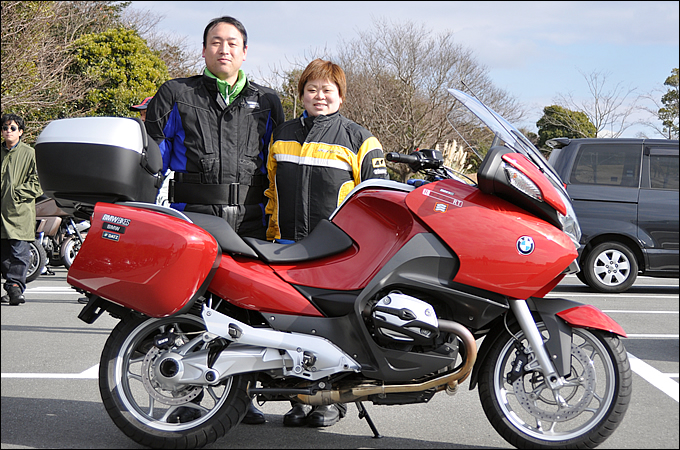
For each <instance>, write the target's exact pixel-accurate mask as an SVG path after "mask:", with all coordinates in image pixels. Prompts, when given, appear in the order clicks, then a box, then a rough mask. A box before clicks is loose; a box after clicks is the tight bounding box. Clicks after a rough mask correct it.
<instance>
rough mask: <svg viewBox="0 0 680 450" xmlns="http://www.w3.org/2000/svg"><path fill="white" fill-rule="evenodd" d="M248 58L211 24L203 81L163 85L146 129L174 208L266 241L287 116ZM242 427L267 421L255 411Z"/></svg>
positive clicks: (234, 26)
mask: <svg viewBox="0 0 680 450" xmlns="http://www.w3.org/2000/svg"><path fill="white" fill-rule="evenodd" d="M247 53H248V35H247V33H246V30H245V27H244V26H243V24H242V23H241V22H239V21H238V20H236V19H234V18H233V17H229V16H224V17H219V18H216V19H213V20H212V21H211V22H210V23H209V24H208V25H207V26H206V28H205V30H204V32H203V58H204V59H205V66H206V68H205V70H204V71H203V74H202V75H196V76H193V77H189V78H177V79H174V80H170V81H167V82H165V83H164V84H163V85H162V86H161V87H160V89H159V90H158V92H157V93H156V95H154V97H153V99H152V100H151V102H150V103H149V105H148V107H147V113H146V121H145V125H146V130H147V132H148V134H149V136H151V137H152V138H153V139H155V140H156V142H158V146H159V147H160V150H161V155H162V156H163V173H167V171H168V170H171V171H174V179H173V180H171V185H170V192H169V197H170V199H169V200H170V202H171V205H170V206H172V207H173V208H175V209H178V210H180V211H190V212H199V213H204V214H212V215H215V216H219V217H222V218H223V219H224V220H226V221H227V222H228V223H229V224H230V225H231V227H232V228H233V229H234V230H235V231H236V232H237V233H238V234H239V235H241V236H249V237H255V238H259V239H265V234H266V228H267V220H266V217H265V212H264V209H265V204H266V197H265V196H264V191H265V189H267V187H268V178H267V153H268V146H269V142H270V140H271V135H272V131H273V130H274V128H275V127H276V126H277V125H280V124H281V123H283V121H284V114H283V108H282V106H281V101H280V100H279V97H278V96H277V95H276V92H275V91H274V90H272V89H269V88H266V87H263V86H260V85H258V84H255V83H253V82H251V81H250V80H248V79H247V78H246V75H245V73H244V72H243V71H242V70H241V64H243V61H245V60H246V55H247ZM182 420H184V419H182V418H181V417H180V421H182ZM243 422H244V423H249V424H259V423H264V422H265V417H264V414H262V412H261V411H259V410H258V409H257V408H255V406H254V405H253V404H252V403H251V404H250V409H249V410H248V413H247V414H246V416H245V418H244V419H243Z"/></svg>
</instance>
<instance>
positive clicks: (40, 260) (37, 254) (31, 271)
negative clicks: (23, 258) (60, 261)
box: [26, 240, 47, 283]
mask: <svg viewBox="0 0 680 450" xmlns="http://www.w3.org/2000/svg"><path fill="white" fill-rule="evenodd" d="M28 244H29V245H30V247H31V260H30V261H29V263H28V267H27V268H26V283H30V282H31V281H33V280H35V279H36V278H38V277H39V276H40V274H41V273H42V271H43V269H44V268H45V264H46V263H47V252H45V249H44V248H43V246H42V245H40V241H38V240H35V241H31V242H29V243H28Z"/></svg>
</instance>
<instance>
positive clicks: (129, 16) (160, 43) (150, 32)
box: [122, 9, 203, 78]
mask: <svg viewBox="0 0 680 450" xmlns="http://www.w3.org/2000/svg"><path fill="white" fill-rule="evenodd" d="M164 18H165V16H163V15H158V14H156V13H154V12H152V11H150V10H138V9H126V10H125V11H124V12H123V17H122V24H123V25H124V26H125V28H128V29H133V30H135V31H137V34H138V35H139V36H140V37H141V38H142V39H144V40H145V41H146V42H147V45H148V46H149V48H150V49H151V50H153V51H154V52H156V54H157V55H158V57H159V58H160V59H162V60H163V62H164V63H165V65H166V66H167V68H168V74H169V76H170V78H184V77H190V76H192V75H196V74H197V73H200V70H201V68H202V66H203V57H202V56H201V52H200V51H196V50H194V49H191V48H189V44H188V42H187V37H186V36H177V35H174V34H170V33H167V32H159V31H158V24H159V23H160V22H161V21H162V20H163V19H164Z"/></svg>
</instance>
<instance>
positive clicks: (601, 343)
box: [479, 323, 633, 448]
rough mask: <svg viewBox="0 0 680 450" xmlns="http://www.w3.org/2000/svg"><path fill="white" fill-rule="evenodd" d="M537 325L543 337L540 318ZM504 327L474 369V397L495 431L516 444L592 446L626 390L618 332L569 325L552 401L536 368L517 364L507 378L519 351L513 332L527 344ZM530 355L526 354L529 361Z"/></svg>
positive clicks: (611, 426)
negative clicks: (566, 364) (566, 368)
mask: <svg viewBox="0 0 680 450" xmlns="http://www.w3.org/2000/svg"><path fill="white" fill-rule="evenodd" d="M537 325H538V328H539V330H540V332H541V334H542V335H543V336H544V340H546V339H547V332H546V331H545V326H544V325H543V324H542V323H538V324H537ZM512 332H513V333H514V337H513V336H510V334H509V333H504V334H503V335H502V336H501V337H500V338H499V339H498V340H497V341H496V342H494V343H493V344H492V346H491V349H490V350H489V354H488V356H487V359H486V360H485V361H484V363H483V365H482V367H481V370H480V375H479V397H480V400H481V402H482V407H483V409H484V413H485V414H486V417H487V418H488V419H489V421H490V422H491V425H493V427H494V428H495V429H496V431H497V432H498V433H499V434H500V435H501V436H502V437H503V439H505V440H506V441H507V442H509V443H510V444H512V445H514V446H515V447H517V448H558V447H559V448H594V447H596V446H597V445H599V444H601V443H602V442H604V440H605V439H607V437H609V436H610V435H611V434H612V433H613V432H614V430H615V429H616V427H618V426H619V425H620V424H621V421H622V420H623V417H624V414H625V412H626V410H627V409H628V404H629V403H630V399H631V395H632V383H633V378H632V372H631V368H630V363H629V361H628V356H627V354H626V349H625V348H624V346H623V343H622V342H621V341H620V340H619V339H618V337H616V336H614V335H612V334H609V333H605V332H602V331H597V330H586V329H582V328H574V329H573V341H572V347H571V349H572V350H571V373H570V374H569V376H567V377H565V380H566V384H565V385H564V386H563V387H562V388H561V389H560V391H559V394H560V395H561V396H562V398H564V400H565V402H566V405H563V406H560V407H558V406H557V402H556V401H555V397H554V395H553V392H552V390H551V389H550V388H549V387H548V386H547V384H546V383H545V380H544V379H543V375H542V373H541V372H540V371H532V370H528V371H527V370H522V372H521V375H520V376H518V377H513V378H516V379H512V380H511V379H510V376H511V372H513V370H515V369H516V367H518V365H517V364H516V361H517V360H518V358H519V357H520V355H519V351H518V350H517V348H516V344H515V342H516V340H515V338H516V339H517V340H518V341H519V342H521V343H522V344H523V346H524V348H525V349H526V348H529V344H528V343H527V340H526V338H525V337H524V334H523V332H522V331H520V330H519V327H517V326H515V328H514V329H512ZM533 359H534V358H533V355H532V354H531V353H529V354H528V360H526V359H525V360H524V363H525V364H524V365H523V366H522V367H523V368H524V367H527V364H526V363H527V362H528V364H529V365H530V364H531V362H532V361H533Z"/></svg>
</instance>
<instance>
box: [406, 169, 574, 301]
mask: <svg viewBox="0 0 680 450" xmlns="http://www.w3.org/2000/svg"><path fill="white" fill-rule="evenodd" d="M406 204H407V205H408V207H409V208H410V209H411V211H413V212H414V214H416V215H417V216H418V217H419V218H420V219H422V220H423V221H424V222H425V223H426V224H427V225H428V226H429V227H431V228H432V229H433V230H434V231H435V233H436V234H437V235H438V236H439V237H440V238H441V239H443V240H444V242H446V244H447V245H448V246H449V247H450V248H451V249H452V250H453V251H454V252H455V253H456V254H457V255H458V258H459V259H460V270H459V271H458V273H457V275H456V277H455V278H454V281H456V282H458V283H462V284H465V285H469V286H474V287H478V288H481V289H486V290H489V291H493V292H498V293H500V294H503V295H507V296H509V297H513V298H528V297H531V296H532V295H534V294H535V293H537V292H542V288H544V286H546V285H548V284H549V283H551V282H552V281H553V280H554V279H555V278H556V277H557V276H558V275H559V274H560V273H561V272H562V271H563V270H564V269H565V268H567V267H568V266H569V264H570V263H571V262H572V261H573V260H574V259H575V258H576V256H577V252H576V249H575V247H574V244H573V243H572V242H571V240H570V239H569V237H568V236H567V235H566V234H564V233H563V232H562V231H561V230H559V229H557V228H555V227H554V226H552V225H550V224H549V223H547V222H544V221H543V220H540V219H538V218H537V217H535V216H533V215H531V214H529V213H527V212H526V211H524V210H523V209H521V208H519V207H517V206H515V205H513V204H511V203H509V202H506V201H504V200H502V199H499V198H498V197H495V196H493V195H486V194H483V193H482V192H481V191H479V190H478V189H477V188H475V187H472V186H468V185H466V184H463V183H460V182H457V181H454V180H443V181H438V182H436V183H430V184H426V185H424V186H422V187H420V188H418V189H416V190H415V191H413V192H412V193H410V194H409V195H408V196H407V197H406Z"/></svg>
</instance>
